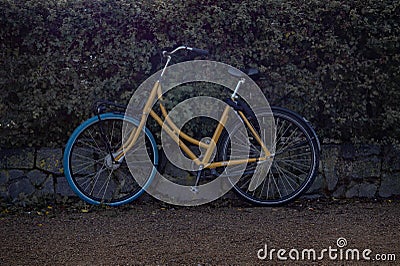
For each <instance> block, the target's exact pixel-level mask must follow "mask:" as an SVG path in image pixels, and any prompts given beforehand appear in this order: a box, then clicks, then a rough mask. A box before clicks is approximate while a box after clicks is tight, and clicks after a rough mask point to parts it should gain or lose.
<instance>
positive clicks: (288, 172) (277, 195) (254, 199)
mask: <svg viewBox="0 0 400 266" xmlns="http://www.w3.org/2000/svg"><path fill="white" fill-rule="evenodd" d="M271 109H272V112H273V115H274V119H275V125H276V148H275V149H276V151H275V156H274V159H273V162H272V165H271V167H270V169H269V171H268V172H266V173H262V174H263V176H265V179H264V180H263V181H262V183H261V184H260V185H259V186H258V187H257V188H256V189H255V190H252V191H250V190H249V184H250V181H251V178H252V177H253V175H254V173H255V169H256V167H257V163H248V164H247V167H246V170H245V172H244V173H243V175H242V176H241V177H240V179H239V181H238V182H237V183H236V184H235V186H234V189H235V191H236V192H237V193H238V194H239V195H240V196H241V197H243V198H244V199H245V200H247V201H249V202H251V203H253V204H257V205H263V206H276V205H282V204H286V203H289V202H291V201H293V200H295V199H296V198H298V197H299V196H300V195H301V194H302V193H304V192H306V191H307V189H308V188H309V187H310V186H311V184H312V182H313V181H314V179H315V174H316V171H317V169H318V165H319V145H318V140H317V139H316V136H315V134H313V130H312V129H311V128H310V126H309V125H308V124H307V123H306V122H305V121H304V119H302V118H301V117H300V116H298V115H296V114H295V113H293V112H291V111H289V110H286V109H283V108H271ZM263 116H265V117H270V114H269V113H264V114H261V115H259V119H262V117H263ZM253 120H254V119H253ZM253 120H250V123H252V124H253V125H257V123H256V122H255V121H253ZM258 130H259V129H258ZM249 136H250V137H249V139H248V140H246V139H243V138H240V137H236V136H235V130H233V132H232V134H231V136H230V137H229V136H226V137H225V139H224V140H223V141H222V142H221V143H222V145H221V146H220V147H221V152H220V153H221V155H222V160H229V158H230V155H229V152H230V145H231V144H230V143H231V141H235V142H236V143H237V142H238V141H239V142H241V144H242V145H247V146H250V153H249V156H251V157H257V156H258V155H259V154H260V151H261V147H260V145H259V144H258V143H257V142H256V141H255V139H253V138H252V137H251V133H250V132H249ZM244 154H245V153H244ZM259 163H262V162H259ZM257 170H259V169H257ZM261 170H262V168H261ZM258 174H259V173H258Z"/></svg>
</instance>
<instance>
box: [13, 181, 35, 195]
mask: <svg viewBox="0 0 400 266" xmlns="http://www.w3.org/2000/svg"><path fill="white" fill-rule="evenodd" d="M34 192H35V187H34V186H33V185H32V184H31V182H30V181H29V180H28V178H21V179H19V180H15V181H14V182H12V183H11V184H10V185H9V187H8V194H9V195H10V197H11V198H12V199H13V200H14V199H17V198H18V197H19V194H21V193H23V194H24V195H26V196H29V195H32V194H33V193H34Z"/></svg>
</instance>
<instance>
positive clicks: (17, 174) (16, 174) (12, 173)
mask: <svg viewBox="0 0 400 266" xmlns="http://www.w3.org/2000/svg"><path fill="white" fill-rule="evenodd" d="M8 174H9V178H10V181H12V180H15V179H20V178H22V177H24V176H25V172H24V171H23V170H8Z"/></svg>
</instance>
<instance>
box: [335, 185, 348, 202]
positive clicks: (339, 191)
mask: <svg viewBox="0 0 400 266" xmlns="http://www.w3.org/2000/svg"><path fill="white" fill-rule="evenodd" d="M345 194H346V186H345V185H341V186H339V187H338V188H336V190H335V191H334V192H333V194H332V196H333V197H334V198H339V199H341V198H345Z"/></svg>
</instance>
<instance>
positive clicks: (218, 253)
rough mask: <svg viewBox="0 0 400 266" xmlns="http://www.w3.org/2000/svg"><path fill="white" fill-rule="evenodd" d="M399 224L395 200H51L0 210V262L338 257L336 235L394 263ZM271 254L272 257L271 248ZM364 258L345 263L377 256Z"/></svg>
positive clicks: (250, 261)
mask: <svg viewBox="0 0 400 266" xmlns="http://www.w3.org/2000/svg"><path fill="white" fill-rule="evenodd" d="M46 212H47V213H46ZM399 228H400V201H392V202H389V201H384V202H373V203H372V202H354V201H352V202H346V201H337V202H332V201H329V202H297V203H294V204H292V205H290V206H286V207H279V208H261V207H246V206H214V205H208V206H201V207H191V208H183V207H171V206H165V205H163V204H161V203H157V202H154V203H151V204H149V203H146V204H145V203H137V204H135V203H134V204H131V205H129V206H127V207H123V208H118V209H117V208H113V209H97V210H91V211H89V212H88V213H84V212H82V211H81V210H80V209H77V210H71V209H68V210H62V208H61V207H57V206H55V207H52V208H51V209H50V208H49V209H44V210H41V211H39V212H38V211H27V210H19V211H17V212H16V213H12V214H10V213H8V214H6V213H4V211H3V214H2V215H1V216H0V243H1V245H0V265H61V264H62V265H138V264H139V265H165V264H168V265H182V264H184V265H228V264H229V265H255V264H259V265H268V264H270V261H269V257H267V258H266V259H265V260H260V259H258V257H257V252H258V251H259V250H260V249H263V248H264V249H265V244H267V250H268V252H267V253H268V254H269V252H270V251H271V250H272V249H276V250H278V249H286V250H287V252H286V253H285V254H283V257H285V256H286V257H287V258H288V259H289V261H286V264H288V262H290V263H292V262H294V260H291V259H290V257H289V254H288V253H289V251H290V250H291V249H297V250H299V251H300V255H299V256H300V257H301V252H302V251H304V249H314V250H316V252H317V257H318V256H320V254H321V251H322V250H323V249H328V248H329V247H331V248H332V249H333V248H335V249H337V252H336V253H337V255H338V256H339V255H340V254H339V251H340V249H339V248H338V246H337V244H338V243H337V240H338V238H340V237H343V238H345V239H346V240H347V246H345V247H343V248H341V249H342V250H343V251H344V252H346V250H347V249H358V250H359V251H360V253H359V254H360V256H361V252H362V251H364V250H365V249H371V250H372V252H371V253H370V254H369V257H370V258H371V259H375V255H376V254H378V253H379V254H383V255H385V256H386V257H388V255H387V254H395V255H396V261H397V262H392V263H391V264H392V265H395V264H398V262H399V261H400V230H399ZM264 253H265V252H264V250H261V251H260V252H259V255H260V256H261V257H262V256H264V255H265V254H264ZM290 254H291V256H292V257H293V256H295V255H296V253H294V251H293V252H292V253H290ZM304 254H305V256H306V255H307V253H304ZM332 254H334V253H332ZM332 254H331V255H332ZM343 254H345V253H343ZM272 255H273V259H274V260H275V261H278V258H277V254H276V252H275V253H272ZM323 255H324V261H323V262H324V264H327V263H328V262H332V261H330V259H329V257H328V253H327V252H326V253H324V254H323ZM343 258H345V257H344V256H343ZM349 258H351V257H350V256H349ZM391 259H393V258H391ZM301 262H302V263H303V264H304V263H307V264H309V263H310V261H309V260H307V258H306V259H305V260H303V261H301ZM335 262H336V263H337V264H344V263H345V262H346V261H344V260H342V261H340V260H339V261H338V260H335ZM371 262H372V261H369V262H368V261H365V260H362V261H359V262H356V261H354V260H353V261H351V264H354V263H356V264H361V265H364V264H365V265H377V263H378V262H377V261H376V260H375V261H373V262H372V263H371ZM320 263H321V262H320Z"/></svg>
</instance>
